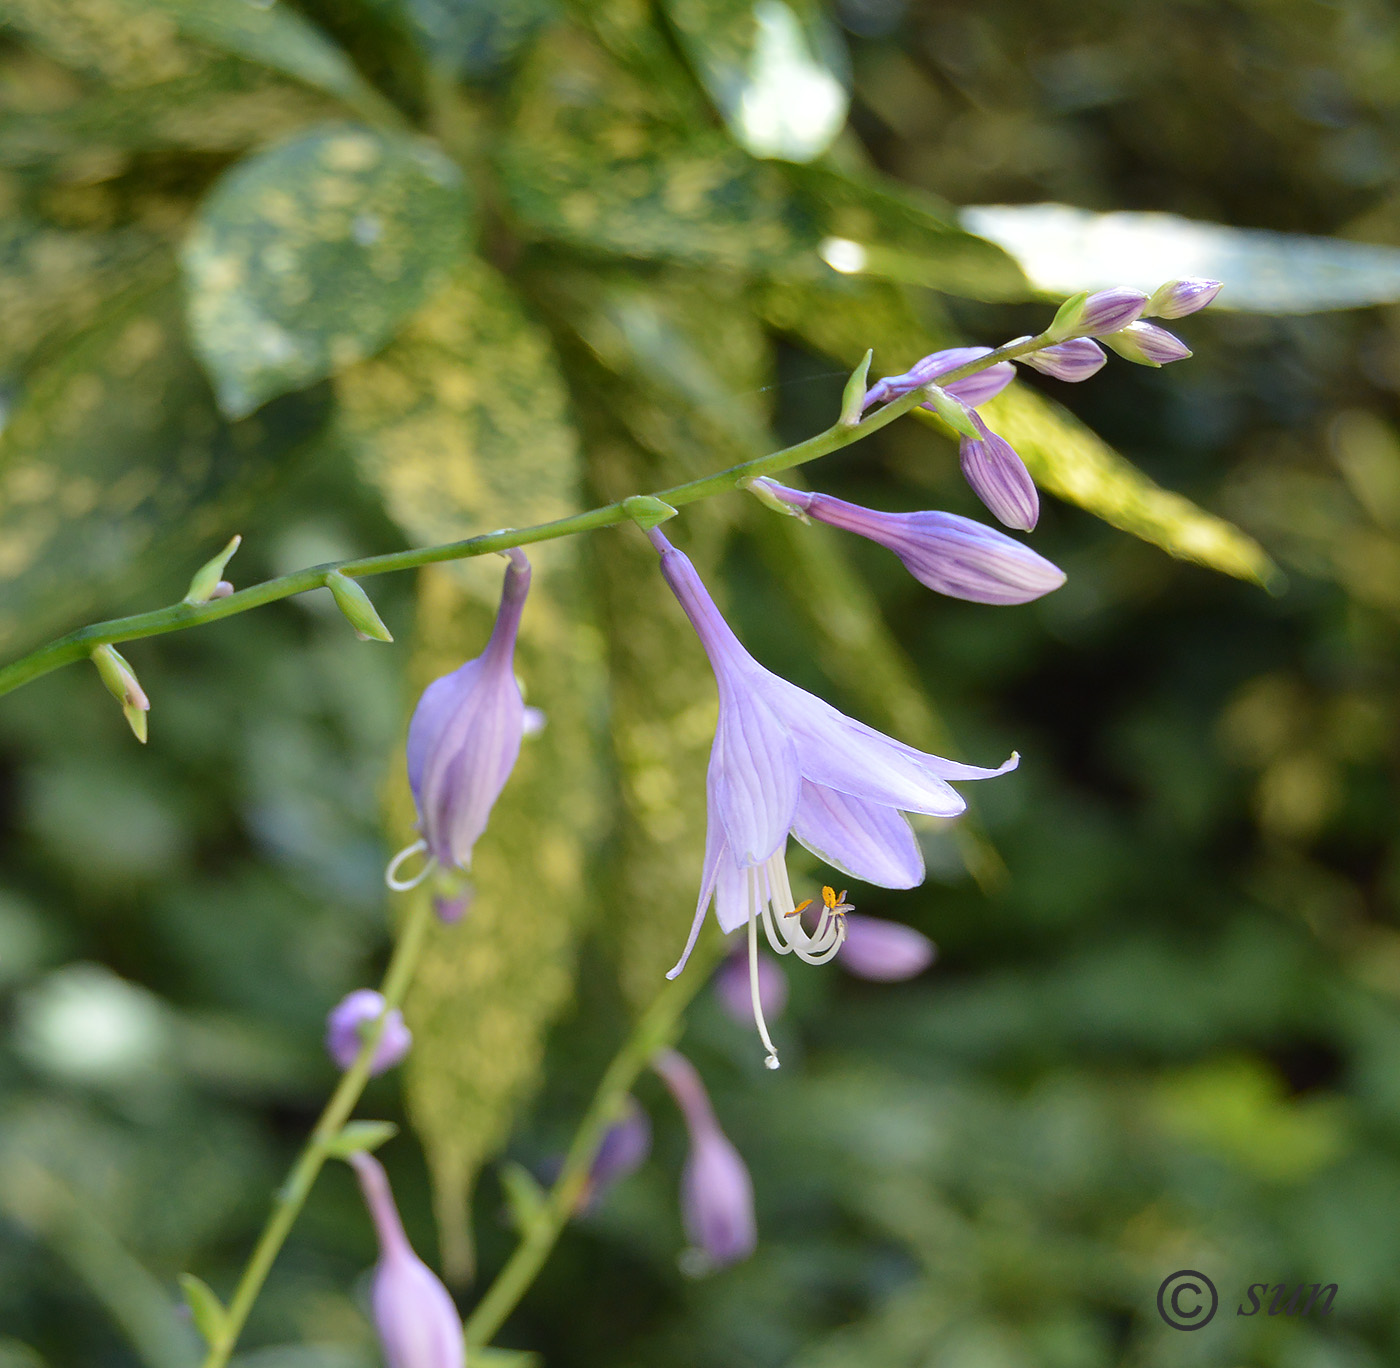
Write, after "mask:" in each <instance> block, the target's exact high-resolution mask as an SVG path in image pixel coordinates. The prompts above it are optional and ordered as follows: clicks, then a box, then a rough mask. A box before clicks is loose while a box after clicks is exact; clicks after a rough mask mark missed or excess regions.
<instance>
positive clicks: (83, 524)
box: [0, 266, 326, 644]
mask: <svg viewBox="0 0 1400 1368" xmlns="http://www.w3.org/2000/svg"><path fill="white" fill-rule="evenodd" d="M167 272H169V267H168V266H167ZM325 414H326V396H325V395H317V394H312V395H306V396H299V397H295V398H289V399H287V400H284V401H281V402H279V403H278V404H276V405H275V406H273V407H270V408H269V409H268V410H267V411H266V412H265V413H263V414H260V415H258V416H257V417H256V418H250V419H247V420H245V421H243V422H239V423H232V424H230V423H227V422H225V421H224V420H223V419H221V418H220V416H219V414H218V411H217V409H216V408H215V405H214V397H213V395H212V394H211V393H210V391H209V387H208V382H207V381H206V380H205V378H204V375H203V373H202V372H201V370H200V368H199V364H198V362H197V361H196V360H195V358H194V356H193V355H192V354H191V353H190V351H189V348H188V345H187V344H186V342H185V340H184V330H183V327H182V322H181V317H180V301H179V292H178V290H177V288H176V287H175V285H174V284H173V282H172V283H168V284H166V285H164V286H162V287H161V288H159V289H157V290H155V291H154V292H148V293H146V294H143V295H141V296H139V297H137V298H134V299H132V300H129V301H126V302H124V303H122V304H119V305H118V306H116V308H115V310H114V311H113V312H112V313H111V314H110V315H108V316H106V317H104V318H103V319H102V320H101V321H100V322H99V323H98V324H97V326H95V327H94V328H93V329H92V330H91V331H90V332H89V333H87V334H85V335H84V336H83V337H81V338H80V339H79V340H78V341H77V342H76V343H75V344H74V345H73V346H71V347H69V348H67V349H65V351H64V352H63V354H62V355H61V356H60V357H58V358H56V359H55V360H54V361H53V362H52V363H50V364H47V365H43V366H40V367H39V368H38V369H36V370H35V371H34V372H33V374H32V375H30V376H29V378H28V380H27V384H26V388H25V390H24V392H23V394H22V396H21V398H20V399H19V401H18V403H17V405H16V407H15V409H14V411H13V412H12V414H11V415H10V419H9V422H8V424H7V426H6V427H5V430H4V432H3V434H0V639H3V640H5V641H6V642H9V643H16V644H17V643H18V642H19V641H20V640H24V639H29V638H31V637H34V636H38V635H41V634H43V633H44V632H47V631H51V630H53V629H54V628H55V627H58V626H60V625H62V624H65V623H71V622H73V621H75V620H76V619H78V618H80V617H81V616H82V615H83V614H84V613H87V612H90V611H91V610H92V608H93V607H94V606H95V605H96V604H97V603H99V602H100V601H101V600H102V597H103V596H104V595H105V594H106V593H107V592H109V589H110V586H112V585H113V584H120V583H128V582H129V580H130V577H131V576H132V575H133V573H135V572H137V571H138V570H140V569H141V568H142V567H143V566H144V565H145V564H146V563H147V559H148V557H153V556H156V555H158V556H160V557H161V558H162V559H165V558H169V557H175V556H179V555H184V554H188V553H189V552H191V551H192V550H193V549H194V547H195V546H197V545H200V544H202V543H204V542H207V541H216V540H222V539H223V538H225V537H226V536H227V527H226V525H225V521H224V519H225V518H226V517H227V515H228V511H229V501H230V500H232V501H235V502H236V501H237V500H238V499H239V498H243V497H247V496H248V495H249V494H250V493H251V492H252V491H253V490H255V489H257V488H259V487H265V486H266V482H267V481H268V480H269V479H270V478H271V477H272V476H273V475H274V474H276V473H277V472H278V471H279V470H280V469H284V468H285V467H286V466H287V465H288V458H289V457H290V456H291V454H292V453H293V452H294V451H295V450H296V449H297V448H298V447H299V446H301V445H303V444H305V443H307V442H308V441H309V439H310V438H312V437H313V436H314V435H315V434H316V433H317V432H318V431H319V429H320V427H321V425H322V422H323V420H324V417H325Z"/></svg>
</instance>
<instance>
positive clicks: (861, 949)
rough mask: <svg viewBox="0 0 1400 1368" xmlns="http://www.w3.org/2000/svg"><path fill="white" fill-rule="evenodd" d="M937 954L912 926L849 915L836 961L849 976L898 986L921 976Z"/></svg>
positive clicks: (929, 942)
mask: <svg viewBox="0 0 1400 1368" xmlns="http://www.w3.org/2000/svg"><path fill="white" fill-rule="evenodd" d="M937 953H938V952H937V950H936V948H935V946H934V944H933V942H932V941H931V940H929V938H928V937H927V936H924V935H921V934H920V933H919V932H917V931H915V930H914V928H913V927H912V926H905V925H903V924H902V923H900V922H892V921H886V920H885V919H884V918H883V917H862V916H859V915H857V914H856V913H854V912H852V913H848V914H847V916H846V942H845V944H844V945H842V947H841V953H840V954H839V955H838V956H837V957H836V962H837V964H839V965H840V966H841V968H843V969H844V970H845V971H846V972H847V973H848V974H854V975H855V976H856V977H857V978H863V979H869V980H870V981H871V982H872V983H898V982H899V981H900V980H902V979H910V978H913V977H914V976H915V975H916V974H922V973H923V972H924V970H925V969H927V968H928V967H929V965H930V964H932V963H933V958H934V955H936V954H937Z"/></svg>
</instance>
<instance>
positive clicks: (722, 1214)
mask: <svg viewBox="0 0 1400 1368" xmlns="http://www.w3.org/2000/svg"><path fill="white" fill-rule="evenodd" d="M652 1067H653V1068H654V1069H655V1070H656V1072H657V1073H658V1074H659V1075H660V1077H661V1080H662V1082H663V1083H665V1084H666V1086H667V1088H669V1089H670V1092H671V1096H672V1097H674V1098H675V1099H676V1105H677V1106H678V1107H679V1108H680V1110H681V1115H682V1116H683V1117H684V1118H685V1126H686V1130H687V1131H688V1132H689V1133H690V1153H689V1154H688V1155H687V1156H686V1161H685V1169H684V1170H683V1172H682V1173H681V1220H682V1223H683V1224H684V1226H685V1233H686V1235H687V1237H688V1238H689V1240H690V1242H691V1244H692V1245H693V1246H694V1248H695V1251H696V1253H697V1254H699V1255H700V1256H701V1258H702V1259H703V1264H704V1266H705V1267H707V1268H723V1267H724V1266H725V1265H726V1264H732V1263H738V1262H739V1260H740V1259H747V1258H748V1257H749V1255H750V1254H752V1253H753V1251H754V1246H755V1245H756V1244H757V1243H758V1231H757V1228H756V1226H755V1222H754V1214H753V1183H752V1181H751V1180H750V1178H749V1170H748V1168H747V1166H746V1165H745V1163H744V1161H743V1159H742V1158H741V1157H740V1155H739V1151H738V1150H736V1149H735V1148H734V1145H733V1144H732V1143H731V1141H730V1139H729V1137H728V1136H727V1135H725V1133H724V1132H723V1131H722V1130H721V1129H720V1127H719V1122H718V1121H717V1120H716V1119H715V1109H714V1107H712V1106H711V1105H710V1098H709V1095H708V1094H707V1093H706V1091H705V1085H704V1084H703V1083H702V1082H701V1081H700V1075H699V1074H698V1073H696V1071H695V1066H694V1065H693V1064H692V1063H691V1062H690V1061H689V1060H688V1059H686V1058H685V1057H684V1056H683V1055H680V1054H677V1053H676V1051H675V1050H662V1051H661V1052H660V1053H658V1054H657V1056H656V1057H655V1059H653V1060H652Z"/></svg>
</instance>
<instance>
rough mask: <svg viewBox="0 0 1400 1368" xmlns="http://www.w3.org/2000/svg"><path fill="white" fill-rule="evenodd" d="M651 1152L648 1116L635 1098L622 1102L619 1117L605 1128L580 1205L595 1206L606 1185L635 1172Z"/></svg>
mask: <svg viewBox="0 0 1400 1368" xmlns="http://www.w3.org/2000/svg"><path fill="white" fill-rule="evenodd" d="M650 1153H651V1118H650V1117H648V1116H647V1114H646V1112H644V1111H643V1110H642V1108H641V1106H640V1105H639V1104H638V1102H637V1099H636V1098H635V1097H631V1096H629V1097H627V1098H626V1099H625V1101H624V1102H623V1110H622V1116H621V1117H620V1118H619V1119H618V1120H617V1121H614V1122H613V1124H612V1125H611V1126H609V1127H608V1133H607V1134H606V1135H605V1136H604V1137H603V1143H602V1144H601V1145H599V1146H598V1153H597V1154H595V1155H594V1156H593V1163H592V1164H591V1165H590V1166H589V1169H588V1186H587V1188H585V1190H584V1195H583V1198H582V1200H581V1202H580V1204H579V1205H580V1206H582V1207H584V1208H585V1209H591V1208H593V1207H596V1206H597V1205H598V1203H599V1202H600V1201H602V1199H603V1197H604V1196H605V1195H606V1193H607V1191H608V1189H609V1188H611V1187H612V1186H613V1185H614V1184H616V1183H620V1182H621V1181H622V1180H623V1179H624V1178H626V1177H627V1176H628V1175H629V1174H631V1173H635V1172H636V1171H637V1169H638V1168H640V1167H641V1165H642V1164H643V1163H645V1161H646V1158H647V1156H648V1155H649V1154H650Z"/></svg>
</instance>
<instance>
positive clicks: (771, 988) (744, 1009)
mask: <svg viewBox="0 0 1400 1368" xmlns="http://www.w3.org/2000/svg"><path fill="white" fill-rule="evenodd" d="M715 997H716V998H717V999H718V1001H719V1005H720V1006H721V1007H722V1008H723V1009H724V1012H725V1015H726V1016H730V1017H733V1018H734V1020H735V1021H737V1022H738V1023H739V1024H740V1025H741V1026H752V1025H753V1023H754V1015H753V992H752V990H751V988H750V986H749V955H748V951H747V950H745V949H742V948H741V949H739V950H736V951H735V952H734V953H733V954H732V955H730V956H729V958H728V959H727V960H725V961H724V963H723V964H721V965H720V967H719V969H718V971H717V972H716V974H715ZM758 1000H759V1005H760V1006H761V1007H762V1009H763V1015H764V1016H765V1017H767V1018H768V1019H769V1020H770V1021H772V1020H776V1019H777V1018H778V1017H780V1016H782V1014H783V1011H784V1009H785V1008H786V1007H787V1000H788V981H787V975H786V974H785V973H783V971H782V969H781V967H780V966H779V965H777V964H776V963H775V962H774V961H773V958H772V956H771V955H760V956H759V957H758Z"/></svg>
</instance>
